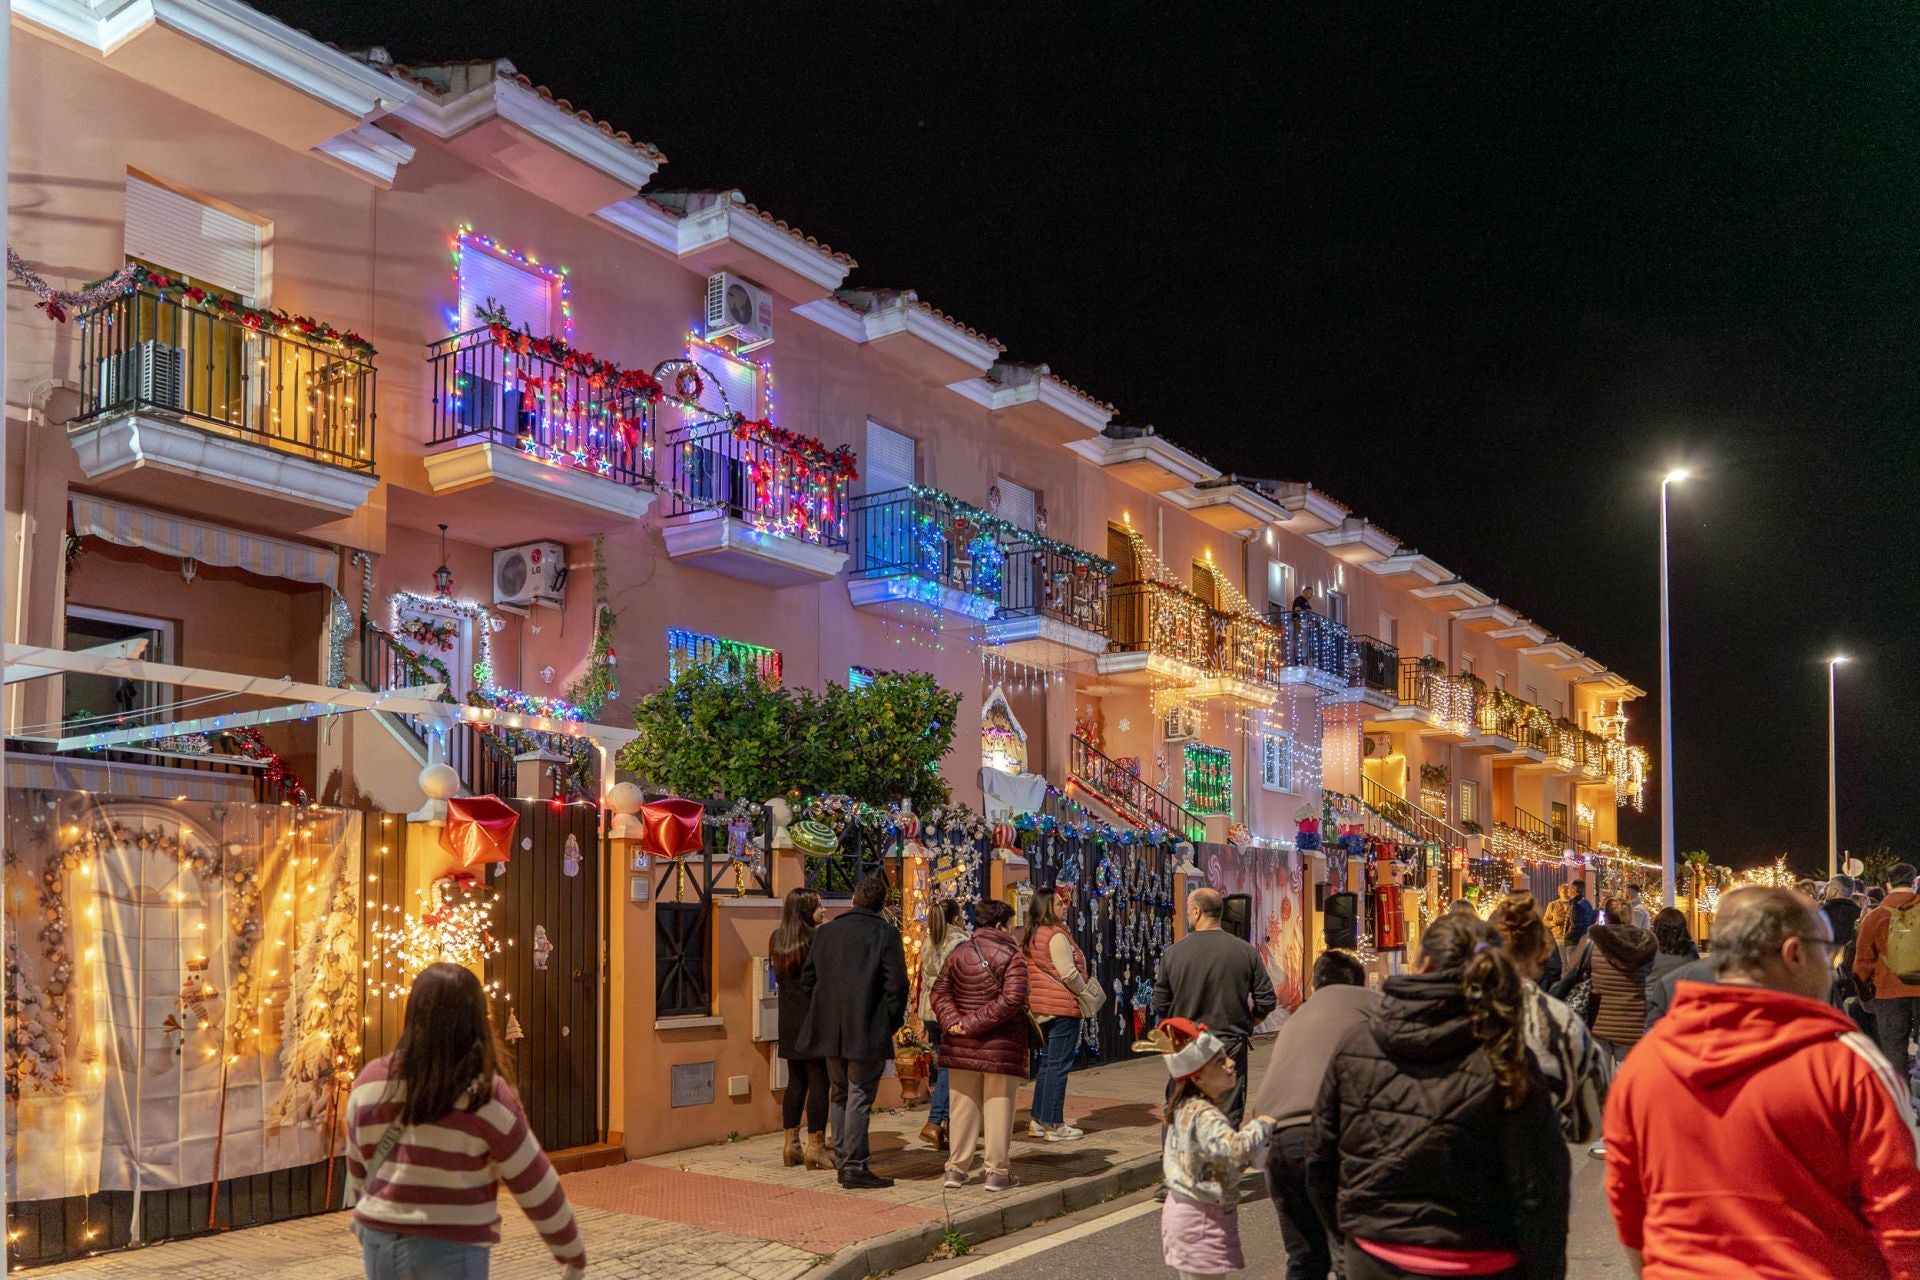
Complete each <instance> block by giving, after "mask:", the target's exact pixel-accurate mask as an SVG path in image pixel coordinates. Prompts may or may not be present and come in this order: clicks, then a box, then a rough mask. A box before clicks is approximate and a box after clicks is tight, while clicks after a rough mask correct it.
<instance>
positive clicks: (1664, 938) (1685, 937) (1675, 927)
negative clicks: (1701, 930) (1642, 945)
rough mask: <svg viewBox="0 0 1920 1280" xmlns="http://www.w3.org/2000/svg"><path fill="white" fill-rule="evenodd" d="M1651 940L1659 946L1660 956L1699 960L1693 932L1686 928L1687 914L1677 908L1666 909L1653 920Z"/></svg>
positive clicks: (1698, 951) (1698, 950)
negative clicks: (1689, 957) (1688, 957)
mask: <svg viewBox="0 0 1920 1280" xmlns="http://www.w3.org/2000/svg"><path fill="white" fill-rule="evenodd" d="M1653 940H1654V941H1655V942H1657V943H1659V944H1660V952H1661V954H1662V955H1669V956H1691V957H1692V958H1694V959H1696V960H1698V959H1699V958H1700V948H1699V947H1697V946H1695V945H1694V941H1693V931H1692V930H1691V929H1689V928H1687V913H1686V912H1684V911H1682V910H1680V908H1678V907H1667V908H1665V909H1663V910H1662V911H1661V912H1660V914H1659V915H1657V916H1655V917H1654V918H1653Z"/></svg>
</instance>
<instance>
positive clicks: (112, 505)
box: [72, 493, 340, 587]
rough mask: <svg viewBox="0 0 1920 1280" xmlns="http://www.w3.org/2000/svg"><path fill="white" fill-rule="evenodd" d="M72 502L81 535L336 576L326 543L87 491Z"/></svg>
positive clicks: (285, 572) (297, 574) (267, 572)
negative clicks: (297, 539) (247, 528)
mask: <svg viewBox="0 0 1920 1280" xmlns="http://www.w3.org/2000/svg"><path fill="white" fill-rule="evenodd" d="M72 506H73V531H74V532H75V533H77V534H79V535H80V536H81V537H84V538H105V539H106V540H107V541H108V542H114V543H118V544H119V545H120V546H123V547H139V548H140V549H142V550H144V551H152V552H156V553H158V554H160V555H163V556H178V557H180V558H181V559H183V560H188V559H190V560H197V561H199V562H200V563H201V564H207V565H214V566H216V567H219V568H223V569H224V568H232V569H245V570H246V571H247V572H248V573H257V574H259V575H260V576H261V577H263V578H285V579H287V580H289V581H291V582H317V583H320V584H322V585H324V586H328V587H332V586H334V585H336V583H337V582H338V580H339V577H340V556H339V553H338V552H336V551H335V550H334V549H333V548H331V547H316V546H314V545H312V544H310V543H305V542H288V541H286V540H285V539H282V538H269V537H267V536H266V535H265V534H261V533H242V532H240V530H238V529H229V528H226V527H224V526H222V525H217V524H205V523H203V522H201V521H199V520H189V519H187V518H186V517H185V516H175V515H168V514H167V513H166V512H164V511H152V510H149V509H148V508H146V507H135V506H130V505H128V504H127V503H124V502H112V501H109V500H108V499H106V498H96V497H92V496H90V495H87V494H80V493H76V494H74V495H73V499H72Z"/></svg>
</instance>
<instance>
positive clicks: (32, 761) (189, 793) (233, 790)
mask: <svg viewBox="0 0 1920 1280" xmlns="http://www.w3.org/2000/svg"><path fill="white" fill-rule="evenodd" d="M230 767H232V768H234V769H235V770H236V771H235V772H231V773H214V772H212V771H210V770H207V769H169V768H165V767H163V766H161V765H144V764H118V763H114V762H111V761H107V760H77V759H75V758H73V757H72V756H43V755H30V754H24V753H21V752H18V751H8V752H7V769H6V780H7V786H8V787H10V788H15V789H18V788H27V789H29V790H34V791H93V792H97V793H99V794H100V795H103V796H131V797H137V798H139V799H143V800H211V801H214V802H215V803H219V804H246V803H249V802H251V801H252V800H254V799H255V792H254V785H255V779H254V777H253V775H252V774H251V773H249V772H247V771H246V766H244V765H233V766H230Z"/></svg>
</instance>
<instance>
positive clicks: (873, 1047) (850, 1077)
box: [797, 875, 907, 1188]
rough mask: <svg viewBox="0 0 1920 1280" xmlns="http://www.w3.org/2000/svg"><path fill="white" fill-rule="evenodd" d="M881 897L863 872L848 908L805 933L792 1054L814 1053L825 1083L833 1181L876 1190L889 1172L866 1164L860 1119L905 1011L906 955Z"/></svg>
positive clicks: (869, 1107) (881, 888)
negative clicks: (800, 1006) (808, 940)
mask: <svg viewBox="0 0 1920 1280" xmlns="http://www.w3.org/2000/svg"><path fill="white" fill-rule="evenodd" d="M886 903H887V881H886V877H884V876H877V875H876V876H868V877H867V878H866V879H864V880H862V881H861V882H860V883H859V884H858V885H856V886H855V887H854V890H853V909H852V910H851V911H848V912H847V913H846V914H845V915H843V916H841V917H840V918H839V919H837V920H829V921H827V923H825V924H823V925H821V926H820V929H819V931H818V932H816V933H815V934H814V935H813V948H812V949H811V950H810V951H808V953H807V965H806V968H804V969H802V970H801V971H800V995H801V997H802V998H803V999H805V1000H806V1001H807V1004H808V1008H807V1021H806V1023H805V1025H803V1026H802V1027H801V1028H800V1041H799V1046H798V1051H797V1056H799V1057H801V1058H817V1059H822V1060H824V1061H825V1062H826V1064H827V1079H828V1080H829V1081H831V1082H832V1085H833V1093H832V1097H833V1103H832V1107H831V1109H830V1113H829V1116H828V1125H829V1126H830V1127H831V1128H832V1129H833V1132H834V1134H835V1139H834V1150H835V1151H837V1152H838V1153H839V1155H840V1185H841V1186H843V1187H854V1188H880V1187H890V1186H892V1185H893V1179H892V1178H879V1177H875V1176H874V1174H873V1173H872V1171H870V1170H869V1169H868V1168H867V1157H868V1150H867V1122H868V1119H869V1118H870V1117H871V1115H872V1112H873V1095H874V1093H875V1091H876V1090H877V1089H878V1087H879V1084H880V1076H881V1073H882V1072H884V1071H885V1070H886V1066H887V1060H888V1059H889V1058H891V1057H892V1056H893V1033H894V1031H895V1030H896V1029H898V1028H899V1026H900V1025H901V1021H902V1020H903V1019H904V1018H905V1017H906V1016H907V960H906V954H905V952H903V951H902V950H901V948H900V931H899V930H898V929H895V928H894V927H893V926H892V925H890V924H888V923H887V920H886V917H885V916H883V915H881V914H880V909H881V908H882V907H884V906H885V905H886Z"/></svg>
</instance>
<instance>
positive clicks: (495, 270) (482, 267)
mask: <svg viewBox="0 0 1920 1280" xmlns="http://www.w3.org/2000/svg"><path fill="white" fill-rule="evenodd" d="M489 300H491V301H492V302H494V303H496V304H497V305H499V306H502V307H504V308H506V312H507V319H508V320H509V321H511V322H512V324H513V327H514V328H516V329H520V328H524V329H526V331H527V332H528V333H531V334H532V335H533V336H534V337H536V338H544V337H548V336H550V335H551V334H552V333H553V330H554V325H553V281H552V279H551V278H549V277H548V276H545V275H542V274H541V273H539V272H537V271H529V270H528V269H527V268H525V267H523V266H520V265H519V264H517V263H514V262H510V261H508V260H507V259H505V258H503V257H501V256H500V255H499V254H497V253H493V252H490V251H489V250H488V249H487V248H486V247H485V246H483V245H479V244H476V243H474V241H472V240H471V239H466V240H463V241H462V242H461V246H460V332H462V333H465V332H466V331H467V330H469V329H473V328H476V327H478V326H479V324H480V320H479V314H480V309H481V308H482V307H485V306H486V305H487V303H488V301H489Z"/></svg>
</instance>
